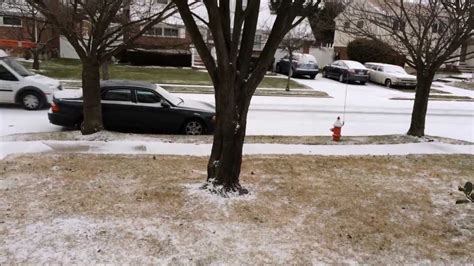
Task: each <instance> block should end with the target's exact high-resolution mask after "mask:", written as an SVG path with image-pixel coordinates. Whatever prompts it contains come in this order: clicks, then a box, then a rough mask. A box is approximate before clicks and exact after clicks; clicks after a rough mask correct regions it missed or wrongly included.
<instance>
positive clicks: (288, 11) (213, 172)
mask: <svg viewBox="0 0 474 266" xmlns="http://www.w3.org/2000/svg"><path fill="white" fill-rule="evenodd" d="M173 1H174V3H175V4H176V6H177V7H178V10H179V13H180V15H181V17H182V19H183V21H184V24H185V25H186V28H187V30H188V32H189V34H190V35H191V37H192V40H193V42H194V45H195V47H196V49H197V51H198V53H199V55H200V57H201V59H202V61H203V62H204V65H205V66H206V68H207V70H208V72H209V75H210V77H211V80H212V83H213V84H214V92H215V102H216V124H215V132H214V141H213V145H212V151H211V156H210V158H209V162H208V167H207V172H208V175H207V180H208V183H207V185H208V187H212V189H213V190H214V189H215V190H216V191H219V192H221V193H222V194H223V195H227V193H228V192H231V191H233V192H239V193H246V192H247V190H246V189H244V188H242V187H241V185H240V182H239V176H240V170H241V163H242V149H243V144H244V139H245V133H246V128H247V114H248V110H249V106H250V100H251V99H252V95H253V94H254V93H255V90H256V88H257V86H258V84H259V83H260V82H261V81H262V79H263V78H264V76H265V73H266V71H267V70H268V68H269V66H270V64H271V63H272V61H273V57H274V55H275V52H276V50H277V48H278V47H279V45H280V42H281V41H282V40H283V38H284V37H285V35H286V34H287V33H288V32H289V31H290V30H291V29H292V28H294V27H295V26H297V25H298V24H299V23H300V22H301V21H302V20H303V19H305V17H306V14H307V12H316V11H317V9H318V7H319V3H320V0H315V1H307V0H280V1H272V2H273V5H274V10H275V15H274V17H273V19H274V22H273V23H272V26H271V30H270V32H269V35H268V39H267V41H266V43H265V47H264V48H263V50H262V52H261V53H260V55H259V56H258V59H257V60H256V62H254V67H253V68H252V69H251V70H250V63H251V62H250V60H251V57H252V52H253V47H254V41H255V33H256V31H257V26H258V24H259V15H260V9H264V8H268V6H267V3H266V1H261V0H247V1H245V0H235V1H228V0H204V1H203V5H204V6H203V9H205V11H206V12H203V13H205V14H197V12H192V11H191V10H190V8H189V4H188V0H173ZM261 2H262V5H261ZM267 11H268V10H267ZM303 11H307V12H303ZM268 13H269V12H268ZM300 15H302V16H300ZM202 24H204V25H205V26H207V27H208V28H209V30H210V32H211V37H210V38H212V40H213V45H214V48H215V54H216V57H215V58H214V57H213V55H212V53H211V51H210V47H208V46H207V45H206V42H205V41H204V40H205V38H204V36H203V35H202V34H203V33H201V31H200V25H202Z"/></svg>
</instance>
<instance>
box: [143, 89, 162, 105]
mask: <svg viewBox="0 0 474 266" xmlns="http://www.w3.org/2000/svg"><path fill="white" fill-rule="evenodd" d="M137 101H138V102H139V103H159V102H161V98H160V97H159V96H158V95H156V94H155V93H153V92H151V91H145V90H137Z"/></svg>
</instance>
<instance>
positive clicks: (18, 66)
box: [3, 57, 34, 77]
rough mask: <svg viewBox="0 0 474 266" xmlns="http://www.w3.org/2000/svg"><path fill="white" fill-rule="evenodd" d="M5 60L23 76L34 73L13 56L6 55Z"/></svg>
mask: <svg viewBox="0 0 474 266" xmlns="http://www.w3.org/2000/svg"><path fill="white" fill-rule="evenodd" d="M3 62H5V63H6V64H7V65H8V66H9V67H11V68H13V70H15V72H16V73H18V74H19V75H21V76H23V77H27V76H33V75H34V74H33V73H31V72H30V71H28V69H26V68H25V67H24V66H23V65H22V64H20V63H18V61H16V60H15V59H13V58H10V57H5V58H3Z"/></svg>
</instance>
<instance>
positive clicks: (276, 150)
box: [0, 141, 474, 159]
mask: <svg viewBox="0 0 474 266" xmlns="http://www.w3.org/2000/svg"><path fill="white" fill-rule="evenodd" d="M211 146H212V145H211V144H186V143H164V142H145V141H109V142H104V141H12V142H0V159H3V158H5V157H6V156H8V155H10V154H23V153H45V152H48V153H86V154H162V155H192V156H208V155H209V154H210V151H211ZM244 154H245V155H253V154H286V155H292V154H293V155H295V154H302V155H323V156H332V155H335V156H346V155H408V154H470V155H472V154H474V145H455V144H447V143H441V142H426V143H408V144H388V145H287V144H246V145H245V146H244Z"/></svg>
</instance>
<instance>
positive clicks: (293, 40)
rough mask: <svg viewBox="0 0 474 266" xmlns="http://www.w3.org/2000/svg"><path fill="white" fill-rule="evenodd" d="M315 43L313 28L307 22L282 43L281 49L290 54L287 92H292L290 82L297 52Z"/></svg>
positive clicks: (297, 27) (289, 33)
mask: <svg viewBox="0 0 474 266" xmlns="http://www.w3.org/2000/svg"><path fill="white" fill-rule="evenodd" d="M312 41H313V32H312V31H311V26H310V25H309V23H308V22H307V20H306V21H303V22H301V23H300V24H299V25H297V26H296V27H294V28H293V29H291V30H290V31H289V32H288V33H287V34H286V35H285V38H283V40H282V41H281V43H280V48H281V49H283V50H284V51H286V52H287V53H288V60H289V63H290V68H289V70H288V78H287V82H286V88H285V90H286V91H290V80H291V77H292V76H293V71H294V68H293V60H294V59H295V52H298V51H300V50H301V49H302V48H303V46H304V45H305V44H308V43H309V42H312Z"/></svg>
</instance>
